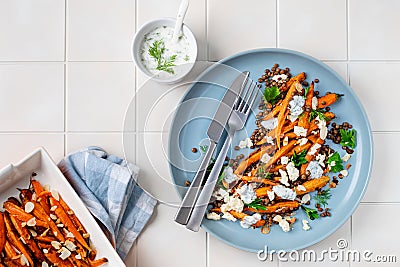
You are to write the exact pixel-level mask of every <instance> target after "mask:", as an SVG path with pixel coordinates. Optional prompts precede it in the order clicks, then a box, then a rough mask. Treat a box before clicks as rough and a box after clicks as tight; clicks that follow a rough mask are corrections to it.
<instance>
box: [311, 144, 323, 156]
mask: <svg viewBox="0 0 400 267" xmlns="http://www.w3.org/2000/svg"><path fill="white" fill-rule="evenodd" d="M320 147H321V145H320V144H318V143H316V144H314V145H313V146H312V147H311V148H310V151H308V154H309V155H310V156H312V155H314V154H315V153H317V152H318V149H319V148H320Z"/></svg>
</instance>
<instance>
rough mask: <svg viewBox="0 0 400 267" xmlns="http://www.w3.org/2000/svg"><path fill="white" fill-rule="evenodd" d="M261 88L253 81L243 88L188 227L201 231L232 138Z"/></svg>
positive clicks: (244, 120) (247, 114) (244, 119)
mask: <svg viewBox="0 0 400 267" xmlns="http://www.w3.org/2000/svg"><path fill="white" fill-rule="evenodd" d="M259 88H260V87H259V85H258V84H257V83H253V82H251V81H250V82H248V85H247V84H246V88H245V89H244V90H243V93H242V95H241V96H240V97H239V99H238V101H237V102H236V103H235V106H234V108H233V112H232V114H231V116H230V117H229V120H228V126H229V136H228V138H227V139H226V141H225V143H224V146H223V147H222V149H221V151H220V152H219V155H218V158H217V160H216V161H215V163H214V166H213V168H212V170H211V172H210V175H209V176H208V179H207V182H206V184H205V185H204V187H203V190H202V191H201V193H200V195H199V197H198V199H197V202H196V206H195V207H194V209H193V211H192V214H191V216H190V219H189V221H188V223H187V225H186V228H187V229H189V230H192V231H195V232H197V231H199V229H200V225H201V222H202V220H203V218H204V214H205V212H206V209H207V206H208V203H209V202H210V199H211V196H212V193H213V191H214V188H215V185H216V183H217V181H218V177H219V173H220V171H221V169H222V167H223V164H224V161H225V157H226V155H227V153H228V150H229V147H230V145H231V143H232V138H233V136H234V134H235V132H236V131H238V130H241V129H242V128H243V127H244V125H245V123H246V121H247V119H248V117H249V114H250V111H251V108H252V106H253V104H254V102H255V100H256V98H257V95H258V94H257V93H258V89H259Z"/></svg>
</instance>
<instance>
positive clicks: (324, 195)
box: [313, 188, 331, 207]
mask: <svg viewBox="0 0 400 267" xmlns="http://www.w3.org/2000/svg"><path fill="white" fill-rule="evenodd" d="M330 191H331V189H330V188H329V189H326V190H322V191H321V193H319V194H316V195H315V196H314V197H313V198H314V200H315V201H316V202H317V203H318V204H320V205H322V206H324V207H325V206H326V205H328V200H329V199H330V198H331V192H330Z"/></svg>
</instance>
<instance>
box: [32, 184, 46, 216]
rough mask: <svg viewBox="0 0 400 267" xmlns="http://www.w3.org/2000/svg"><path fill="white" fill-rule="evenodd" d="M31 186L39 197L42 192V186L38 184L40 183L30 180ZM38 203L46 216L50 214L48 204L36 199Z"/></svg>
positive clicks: (43, 199)
mask: <svg viewBox="0 0 400 267" xmlns="http://www.w3.org/2000/svg"><path fill="white" fill-rule="evenodd" d="M31 184H32V187H33V190H34V191H35V193H36V195H37V196H39V195H40V194H41V193H42V192H43V191H44V189H43V187H42V185H41V184H40V182H39V181H38V180H35V179H31ZM38 202H39V203H40V205H41V206H42V208H43V209H44V210H45V212H46V214H50V207H49V204H48V203H47V202H46V199H45V198H40V199H38Z"/></svg>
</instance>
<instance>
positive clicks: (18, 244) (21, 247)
mask: <svg viewBox="0 0 400 267" xmlns="http://www.w3.org/2000/svg"><path fill="white" fill-rule="evenodd" d="M4 222H5V225H6V229H7V238H8V239H9V240H10V243H11V245H13V246H14V247H15V248H16V249H18V250H19V251H20V252H21V253H22V254H24V256H25V257H26V259H27V260H28V262H29V264H30V265H31V266H35V265H34V263H33V259H32V257H31V254H30V253H29V251H28V250H27V249H26V247H25V246H24V244H23V243H22V242H21V240H20V239H19V237H18V236H17V235H16V234H15V232H14V229H13V226H12V223H11V220H10V218H9V217H8V214H7V213H5V214H4Z"/></svg>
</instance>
